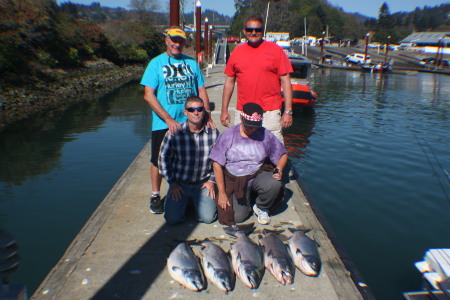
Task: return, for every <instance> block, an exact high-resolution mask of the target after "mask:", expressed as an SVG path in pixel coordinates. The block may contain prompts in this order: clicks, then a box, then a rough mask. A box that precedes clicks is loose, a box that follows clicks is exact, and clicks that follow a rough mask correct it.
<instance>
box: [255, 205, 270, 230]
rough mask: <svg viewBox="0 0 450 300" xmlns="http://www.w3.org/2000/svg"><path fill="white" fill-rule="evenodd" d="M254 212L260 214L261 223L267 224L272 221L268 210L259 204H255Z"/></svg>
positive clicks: (259, 220)
mask: <svg viewBox="0 0 450 300" xmlns="http://www.w3.org/2000/svg"><path fill="white" fill-rule="evenodd" d="M253 212H254V213H255V215H257V216H258V222H259V224H263V225H266V224H269V223H270V217H269V212H268V211H266V210H262V209H259V208H258V206H257V205H256V204H255V205H253Z"/></svg>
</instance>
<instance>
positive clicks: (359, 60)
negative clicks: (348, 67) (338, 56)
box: [345, 53, 372, 65]
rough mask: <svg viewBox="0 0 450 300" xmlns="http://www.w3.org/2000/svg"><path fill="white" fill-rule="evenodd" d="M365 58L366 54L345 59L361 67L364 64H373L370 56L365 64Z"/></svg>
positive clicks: (348, 56) (354, 54)
mask: <svg viewBox="0 0 450 300" xmlns="http://www.w3.org/2000/svg"><path fill="white" fill-rule="evenodd" d="M364 58H365V55H364V54H361V53H353V54H350V55H347V56H346V57H345V60H346V61H347V62H350V63H354V64H358V65H361V64H364V63H366V64H370V63H371V62H372V60H371V58H370V55H367V58H366V60H365V62H364Z"/></svg>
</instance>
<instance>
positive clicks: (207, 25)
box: [203, 18, 209, 65]
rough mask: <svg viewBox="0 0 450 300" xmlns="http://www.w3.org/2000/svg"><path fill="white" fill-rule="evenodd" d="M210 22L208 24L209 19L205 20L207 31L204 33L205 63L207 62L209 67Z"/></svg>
mask: <svg viewBox="0 0 450 300" xmlns="http://www.w3.org/2000/svg"><path fill="white" fill-rule="evenodd" d="M208 23H209V22H208V18H205V31H204V34H205V38H204V40H203V49H205V57H204V60H203V61H204V62H205V64H206V65H208V63H209V60H208V58H209V47H208V46H209V24H208Z"/></svg>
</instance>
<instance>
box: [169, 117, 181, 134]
mask: <svg viewBox="0 0 450 300" xmlns="http://www.w3.org/2000/svg"><path fill="white" fill-rule="evenodd" d="M166 124H167V127H169V133H170V135H177V133H178V131H179V130H181V125H180V123H178V122H177V121H175V120H174V119H172V118H170V119H167V120H166Z"/></svg>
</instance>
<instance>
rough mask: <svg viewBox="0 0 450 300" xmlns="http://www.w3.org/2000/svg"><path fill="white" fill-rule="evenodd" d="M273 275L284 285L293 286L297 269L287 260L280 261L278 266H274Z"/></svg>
mask: <svg viewBox="0 0 450 300" xmlns="http://www.w3.org/2000/svg"><path fill="white" fill-rule="evenodd" d="M271 273H272V274H273V276H274V277H275V278H276V279H277V280H278V282H279V283H281V284H282V285H286V284H292V283H293V282H294V274H295V269H294V268H293V266H292V263H291V262H288V261H286V260H285V259H278V260H277V263H276V264H273V268H272V271H271Z"/></svg>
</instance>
